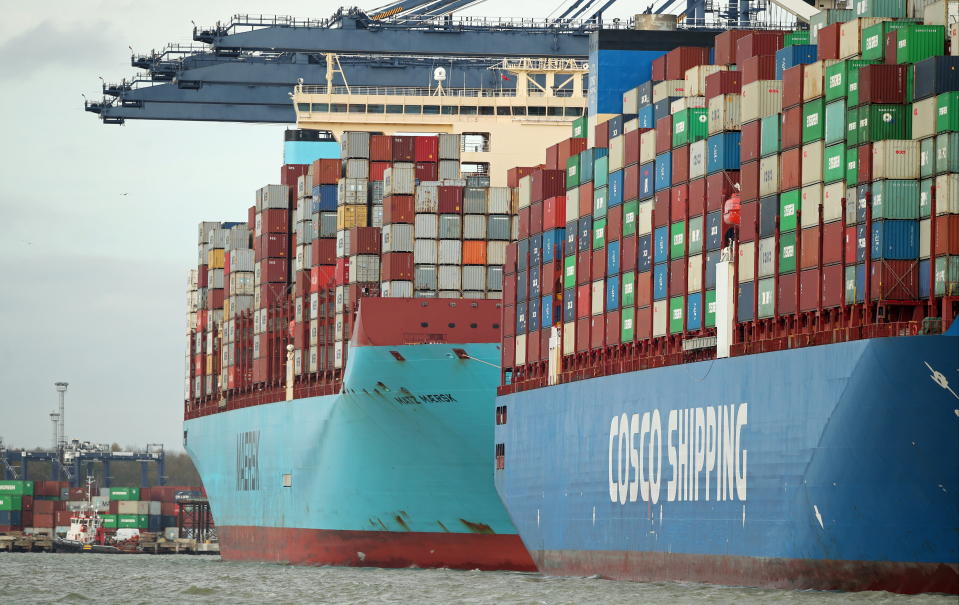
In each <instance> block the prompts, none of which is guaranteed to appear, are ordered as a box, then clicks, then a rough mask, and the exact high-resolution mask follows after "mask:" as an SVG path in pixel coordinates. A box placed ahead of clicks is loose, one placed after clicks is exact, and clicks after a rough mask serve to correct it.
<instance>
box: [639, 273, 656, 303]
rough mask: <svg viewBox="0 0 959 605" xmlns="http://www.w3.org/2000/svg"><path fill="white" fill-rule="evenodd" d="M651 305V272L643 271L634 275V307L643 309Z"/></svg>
mask: <svg viewBox="0 0 959 605" xmlns="http://www.w3.org/2000/svg"><path fill="white" fill-rule="evenodd" d="M651 304H653V272H652V271H644V272H642V273H637V274H636V306H637V307H644V306H648V305H651Z"/></svg>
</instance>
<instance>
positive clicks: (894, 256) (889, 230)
mask: <svg viewBox="0 0 959 605" xmlns="http://www.w3.org/2000/svg"><path fill="white" fill-rule="evenodd" d="M872 258H873V259H880V258H881V259H886V260H913V259H917V258H919V221H896V220H883V221H875V222H873V224H872Z"/></svg>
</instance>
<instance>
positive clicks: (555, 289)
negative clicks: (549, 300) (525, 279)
mask: <svg viewBox="0 0 959 605" xmlns="http://www.w3.org/2000/svg"><path fill="white" fill-rule="evenodd" d="M562 281H563V263H562V261H556V262H552V263H545V264H543V275H542V277H541V278H540V280H539V290H540V294H542V295H543V296H545V295H547V294H561V293H562V292H563V286H562Z"/></svg>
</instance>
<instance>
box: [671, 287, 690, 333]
mask: <svg viewBox="0 0 959 605" xmlns="http://www.w3.org/2000/svg"><path fill="white" fill-rule="evenodd" d="M685 312H686V309H685V305H684V304H683V297H682V296H674V297H672V298H670V299H669V333H670V334H680V333H682V331H683V327H684V326H683V323H684V322H683V318H684V314H685Z"/></svg>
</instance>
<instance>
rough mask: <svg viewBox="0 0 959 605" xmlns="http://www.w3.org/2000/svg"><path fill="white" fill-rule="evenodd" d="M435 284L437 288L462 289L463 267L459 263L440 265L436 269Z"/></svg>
mask: <svg viewBox="0 0 959 605" xmlns="http://www.w3.org/2000/svg"><path fill="white" fill-rule="evenodd" d="M436 286H437V288H438V289H439V290H456V291H457V292H458V291H460V290H462V289H463V269H462V267H461V266H460V265H440V266H439V267H437V269H436Z"/></svg>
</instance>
